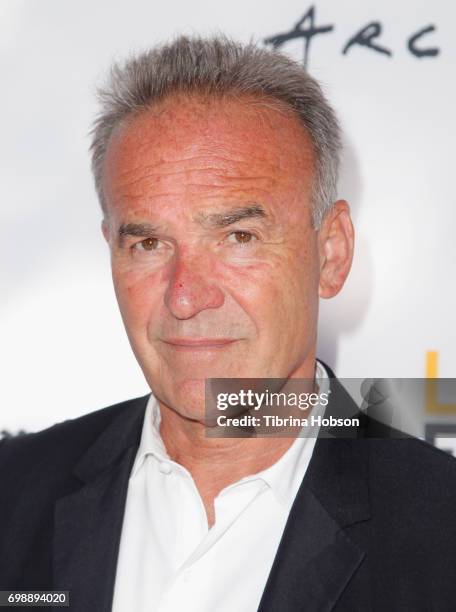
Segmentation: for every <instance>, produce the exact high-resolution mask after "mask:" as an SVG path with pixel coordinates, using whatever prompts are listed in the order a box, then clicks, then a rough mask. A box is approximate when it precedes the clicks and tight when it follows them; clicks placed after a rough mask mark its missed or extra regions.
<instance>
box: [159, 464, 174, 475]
mask: <svg viewBox="0 0 456 612" xmlns="http://www.w3.org/2000/svg"><path fill="white" fill-rule="evenodd" d="M158 469H159V470H160V472H161V473H162V474H171V472H172V471H173V468H172V467H171V466H170V464H169V463H164V462H162V463H160V465H159V468H158Z"/></svg>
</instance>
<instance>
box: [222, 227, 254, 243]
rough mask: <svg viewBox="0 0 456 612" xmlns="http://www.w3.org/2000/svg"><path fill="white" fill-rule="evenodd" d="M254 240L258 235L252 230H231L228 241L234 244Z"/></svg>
mask: <svg viewBox="0 0 456 612" xmlns="http://www.w3.org/2000/svg"><path fill="white" fill-rule="evenodd" d="M254 240H257V237H256V236H254V235H253V234H252V233H250V232H246V231H243V230H237V231H235V232H231V234H230V235H229V236H228V242H231V243H234V244H248V243H249V242H253V241H254Z"/></svg>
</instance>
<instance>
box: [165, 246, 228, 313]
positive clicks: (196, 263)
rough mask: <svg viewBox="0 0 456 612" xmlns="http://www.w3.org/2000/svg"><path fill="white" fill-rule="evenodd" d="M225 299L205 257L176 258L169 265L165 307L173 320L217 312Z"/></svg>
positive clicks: (181, 255) (185, 256)
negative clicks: (207, 310) (210, 310)
mask: <svg viewBox="0 0 456 612" xmlns="http://www.w3.org/2000/svg"><path fill="white" fill-rule="evenodd" d="M224 301H225V296H224V293H223V291H222V290H221V288H220V287H219V286H218V284H217V279H216V278H215V276H214V271H213V266H211V264H210V262H209V261H208V259H207V258H205V256H202V255H199V256H198V255H197V256H193V257H190V255H188V254H187V255H185V254H180V255H176V259H175V261H174V262H173V264H172V269H171V271H170V276H169V280H168V287H167V290H166V293H165V304H166V306H167V308H168V309H169V310H170V312H171V313H172V314H173V316H174V317H176V319H190V318H191V317H194V316H195V315H197V314H198V313H199V312H201V311H202V310H206V309H207V308H220V307H221V306H222V305H223V303H224Z"/></svg>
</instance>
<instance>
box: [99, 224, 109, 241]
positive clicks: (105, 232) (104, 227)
mask: <svg viewBox="0 0 456 612" xmlns="http://www.w3.org/2000/svg"><path fill="white" fill-rule="evenodd" d="M101 231H102V232H103V236H104V238H105V240H106V242H107V243H108V244H109V226H108V222H107V221H106V219H103V221H102V222H101Z"/></svg>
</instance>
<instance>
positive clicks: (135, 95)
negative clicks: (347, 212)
mask: <svg viewBox="0 0 456 612" xmlns="http://www.w3.org/2000/svg"><path fill="white" fill-rule="evenodd" d="M179 93H184V94H189V95H191V94H203V95H209V96H214V97H221V96H225V95H235V96H242V95H245V96H256V97H264V98H266V99H270V100H272V101H274V100H275V101H278V102H279V103H282V106H283V105H285V107H287V108H289V109H290V110H291V111H292V112H294V114H295V115H296V116H297V117H298V119H299V120H300V122H301V123H302V125H303V126H304V128H305V129H306V130H307V133H308V134H309V135H310V138H311V140H312V143H313V146H314V152H315V176H314V181H313V192H312V205H313V223H314V227H315V228H319V227H320V224H321V221H322V219H323V217H324V215H325V214H326V212H327V211H328V210H329V209H330V208H331V206H332V204H333V203H334V201H335V200H336V197H337V177H338V169H339V154H340V149H341V137H340V129H339V125H338V121H337V118H336V116H335V113H334V111H333V109H332V108H331V106H330V105H329V103H328V102H327V100H326V98H325V96H324V95H323V93H322V91H321V88H320V86H319V84H318V82H317V81H316V80H315V79H314V78H312V77H311V76H310V75H309V74H308V73H307V72H306V70H305V69H304V68H303V67H302V66H301V64H299V63H297V62H295V61H293V60H292V59H290V58H288V57H287V56H285V55H283V54H281V53H279V52H278V51H276V50H271V49H265V48H261V47H258V46H256V45H255V44H253V43H249V44H241V43H238V42H235V41H233V40H230V39H228V38H226V37H225V36H216V37H213V38H200V37H190V38H189V37H185V36H180V37H178V38H176V39H175V40H173V41H172V42H171V43H169V44H165V45H162V46H158V47H154V48H152V49H151V50H149V51H146V52H144V53H141V54H139V55H136V56H134V57H132V58H130V59H128V60H127V61H126V62H125V63H124V64H115V65H114V66H113V67H112V69H111V73H110V78H109V80H108V83H107V85H106V86H105V87H104V88H102V89H99V90H98V94H99V101H100V104H101V112H100V114H99V115H98V117H97V118H96V120H95V122H94V126H93V129H92V132H91V134H92V144H91V152H92V170H93V174H94V178H95V186H96V190H97V193H98V197H99V199H100V203H101V206H102V209H103V211H104V212H106V203H105V199H104V195H103V189H102V171H103V162H104V158H105V155H106V150H107V147H108V144H109V140H110V137H111V135H112V133H113V131H114V130H115V128H116V127H117V126H118V125H120V124H121V123H122V122H123V121H124V120H125V119H126V118H128V117H131V116H133V115H137V114H139V113H141V112H142V111H144V110H146V109H148V108H150V107H151V106H153V105H154V104H156V103H158V102H160V101H162V100H164V99H165V98H167V97H169V96H171V95H173V94H179Z"/></svg>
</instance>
